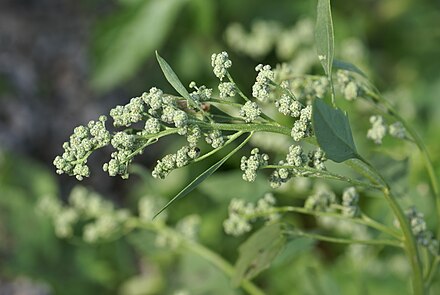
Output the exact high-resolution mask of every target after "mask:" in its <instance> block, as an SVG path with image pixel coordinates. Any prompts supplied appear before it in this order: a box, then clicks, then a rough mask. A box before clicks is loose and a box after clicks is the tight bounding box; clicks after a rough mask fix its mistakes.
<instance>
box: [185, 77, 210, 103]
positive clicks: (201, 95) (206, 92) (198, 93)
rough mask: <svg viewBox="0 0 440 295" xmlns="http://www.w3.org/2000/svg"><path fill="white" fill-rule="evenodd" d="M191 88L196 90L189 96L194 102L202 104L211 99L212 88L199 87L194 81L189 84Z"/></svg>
mask: <svg viewBox="0 0 440 295" xmlns="http://www.w3.org/2000/svg"><path fill="white" fill-rule="evenodd" d="M189 88H192V89H194V91H193V92H191V93H190V94H189V95H190V96H191V98H192V99H193V100H194V101H196V102H199V103H200V102H203V101H208V100H210V99H211V96H212V88H207V87H206V86H205V85H202V86H199V87H197V85H196V83H195V82H194V81H193V82H191V83H190V84H189Z"/></svg>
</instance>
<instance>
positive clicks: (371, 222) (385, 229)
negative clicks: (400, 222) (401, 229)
mask: <svg viewBox="0 0 440 295" xmlns="http://www.w3.org/2000/svg"><path fill="white" fill-rule="evenodd" d="M361 219H362V220H364V221H365V222H366V223H367V224H368V225H369V226H371V227H373V228H376V229H377V230H379V231H382V232H384V233H387V234H389V235H392V236H393V237H396V238H397V239H399V240H401V239H402V236H401V235H400V234H399V233H398V232H397V231H396V230H394V229H392V228H389V227H388V226H385V225H383V224H382V223H380V222H377V221H376V220H374V219H372V218H371V217H369V216H368V215H366V214H365V213H361Z"/></svg>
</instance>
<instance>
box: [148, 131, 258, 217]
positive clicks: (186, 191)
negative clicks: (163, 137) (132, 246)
mask: <svg viewBox="0 0 440 295" xmlns="http://www.w3.org/2000/svg"><path fill="white" fill-rule="evenodd" d="M251 137H252V133H251V134H249V136H248V137H247V138H246V139H245V140H244V141H243V142H242V143H240V144H239V145H238V146H237V147H236V148H235V149H233V150H232V151H231V152H230V153H229V154H227V155H226V156H225V157H223V158H222V159H221V160H220V161H218V162H217V163H215V164H214V165H212V166H211V167H209V168H208V169H207V170H205V171H204V172H203V173H202V174H200V175H199V176H197V178H195V179H194V180H193V181H191V183H190V184H188V185H187V186H186V187H185V188H184V189H183V190H181V191H180V192H179V193H178V194H177V195H176V196H175V197H174V198H172V199H171V200H170V201H169V202H168V203H167V204H166V205H165V206H164V207H163V208H162V209H160V210H159V212H157V213H156V215H154V217H153V219H154V218H156V216H158V215H159V214H160V213H162V212H163V211H164V210H165V209H167V208H168V207H169V206H170V205H171V204H172V203H174V202H175V201H177V200H179V199H181V198H183V197H185V196H186V195H187V194H189V193H190V192H192V191H193V190H194V189H195V188H196V187H197V186H199V185H200V184H201V183H202V182H203V181H204V180H205V179H207V178H208V177H209V176H211V175H212V174H213V173H214V172H215V171H217V170H218V168H220V167H221V166H222V165H223V164H224V163H225V162H226V161H227V160H228V159H229V158H230V157H231V156H232V155H233V154H235V153H236V152H237V151H239V150H240V149H241V148H242V147H243V146H244V145H245V144H246V143H247V142H248V141H249V139H250V138H251Z"/></svg>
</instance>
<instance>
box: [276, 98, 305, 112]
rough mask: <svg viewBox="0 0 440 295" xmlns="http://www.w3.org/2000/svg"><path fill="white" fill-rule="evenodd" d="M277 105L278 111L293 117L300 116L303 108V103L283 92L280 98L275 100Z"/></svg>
mask: <svg viewBox="0 0 440 295" xmlns="http://www.w3.org/2000/svg"><path fill="white" fill-rule="evenodd" d="M275 106H276V107H277V108H278V111H279V112H280V113H281V114H283V115H286V116H291V117H293V118H299V116H300V115H301V110H302V109H303V106H302V104H301V103H300V102H299V101H298V100H296V99H294V98H292V97H290V96H289V95H287V94H282V95H281V97H280V99H278V100H277V101H275Z"/></svg>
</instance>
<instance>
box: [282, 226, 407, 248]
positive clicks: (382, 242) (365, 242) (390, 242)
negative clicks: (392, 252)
mask: <svg viewBox="0 0 440 295" xmlns="http://www.w3.org/2000/svg"><path fill="white" fill-rule="evenodd" d="M289 233H290V234H292V235H296V236H300V237H306V238H311V239H316V240H320V241H325V242H331V243H339V244H363V245H375V246H377V245H380V246H383V245H387V246H392V247H398V248H401V247H402V245H401V244H400V243H398V242H396V241H393V240H355V239H343V238H335V237H329V236H324V235H319V234H313V233H306V232H303V231H296V230H295V231H293V232H289Z"/></svg>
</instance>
